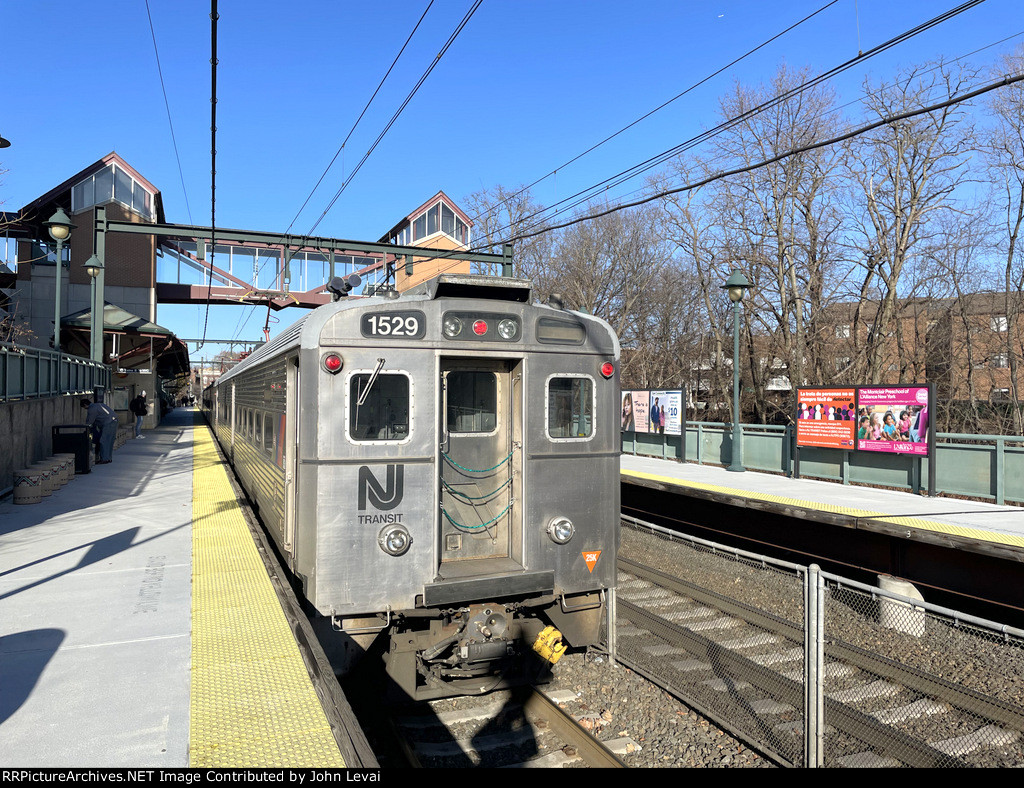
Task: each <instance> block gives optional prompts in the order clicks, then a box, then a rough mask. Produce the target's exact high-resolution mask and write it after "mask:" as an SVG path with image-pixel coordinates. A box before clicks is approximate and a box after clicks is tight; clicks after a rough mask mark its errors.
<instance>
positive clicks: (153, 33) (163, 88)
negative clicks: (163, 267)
mask: <svg viewBox="0 0 1024 788" xmlns="http://www.w3.org/2000/svg"><path fill="white" fill-rule="evenodd" d="M146 16H148V17H149V34H150V35H151V36H152V37H153V54H154V55H155V56H156V73H157V74H158V75H159V77H160V90H161V91H162V92H163V94H164V107H166V108H167V125H168V126H169V127H170V130H171V146H172V147H173V148H174V159H175V161H177V162H178V176H179V177H180V178H181V191H182V194H184V195H185V211H186V212H187V213H188V223H189V224H194V222H193V221H192V207H191V206H190V205H189V203H188V189H186V188H185V173H184V172H183V171H182V169H181V156H179V155H178V141H177V140H176V139H175V137H174V122H173V121H172V120H171V104H170V102H169V101H168V100H167V86H166V85H165V84H164V72H163V69H162V68H161V67H160V52H159V51H158V50H157V46H156V30H155V29H154V28H153V14H151V13H150V11H149V0H146Z"/></svg>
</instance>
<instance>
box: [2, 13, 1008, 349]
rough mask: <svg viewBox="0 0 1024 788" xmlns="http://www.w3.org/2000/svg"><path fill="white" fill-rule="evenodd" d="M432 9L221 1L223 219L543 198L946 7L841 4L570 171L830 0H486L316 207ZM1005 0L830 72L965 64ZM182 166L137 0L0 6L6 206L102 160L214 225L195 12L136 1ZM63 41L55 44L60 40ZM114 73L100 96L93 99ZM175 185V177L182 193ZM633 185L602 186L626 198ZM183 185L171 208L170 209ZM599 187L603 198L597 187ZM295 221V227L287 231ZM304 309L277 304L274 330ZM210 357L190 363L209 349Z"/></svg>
mask: <svg viewBox="0 0 1024 788" xmlns="http://www.w3.org/2000/svg"><path fill="white" fill-rule="evenodd" d="M428 2H429V0H415V1H414V0H394V1H392V2H376V3H366V2H342V1H341V0H330V1H329V0H321V1H319V2H311V1H309V0H307V1H305V2H295V3H280V2H273V3H271V2H266V1H265V0H220V2H219V3H218V10H219V14H220V19H219V23H218V58H219V61H220V62H219V65H218V70H217V94H218V104H217V126H218V128H217V177H216V186H217V188H216V220H217V226H218V227H231V228H243V229H254V230H265V231H270V232H285V231H290V232H293V233H297V234H302V233H306V232H309V231H310V230H311V228H313V227H314V225H317V222H318V220H320V221H319V224H318V225H317V226H316V230H315V234H317V235H321V236H334V237H339V238H348V239H360V240H376V239H377V238H379V237H380V236H381V235H383V234H384V233H385V232H386V231H387V230H388V228H390V227H391V226H392V225H393V224H394V223H395V222H396V221H398V220H399V219H401V218H402V217H403V216H405V215H406V214H407V213H408V212H409V211H411V210H412V209H413V208H415V207H416V206H418V205H420V204H421V203H422V202H423V201H424V200H426V199H427V198H428V197H430V196H431V195H433V194H434V193H435V192H437V191H438V190H439V189H443V190H444V191H445V192H446V193H448V194H449V195H450V196H451V197H452V198H453V199H455V200H456V202H458V201H460V200H461V199H462V198H464V197H465V196H466V195H468V194H470V193H472V192H474V191H476V190H479V189H483V188H490V187H493V186H496V185H498V184H503V185H505V186H514V185H519V184H527V183H531V182H533V181H534V180H536V179H538V178H541V177H542V176H544V175H546V174H548V173H550V172H551V171H552V170H555V169H556V168H557V170H558V172H557V176H555V177H548V178H547V179H545V180H544V181H542V182H541V183H539V184H538V185H537V186H536V187H534V196H535V199H536V200H537V201H539V202H541V203H544V204H551V203H553V202H556V201H557V200H559V199H562V198H564V197H567V196H569V195H571V194H573V193H575V192H576V191H578V190H580V189H582V188H585V187H586V186H589V185H590V184H593V183H595V182H598V181H600V180H602V179H603V178H605V177H608V176H609V175H612V174H614V173H616V172H618V171H620V170H622V169H625V168H626V167H628V166H629V165H631V164H634V163H637V162H639V161H642V160H644V159H646V158H648V157H649V156H652V155H655V154H657V153H659V152H661V151H663V150H665V149H668V148H670V147H672V146H673V145H675V144H678V143H679V142H681V141H683V140H685V139H687V138H689V137H692V136H693V135H694V134H696V133H699V132H700V131H701V130H702V129H704V128H707V127H709V126H713V125H714V124H715V123H716V122H717V115H716V109H717V97H718V96H719V95H721V94H722V93H723V92H724V91H726V90H727V89H728V88H729V86H730V85H731V84H732V82H733V81H734V80H739V81H741V82H745V83H756V82H759V81H762V80H766V79H768V78H770V76H771V75H772V73H773V72H774V71H775V70H776V68H777V67H778V65H779V64H780V63H781V62H783V61H785V62H786V63H787V64H788V65H791V66H793V67H796V68H799V67H802V66H808V67H810V68H811V69H812V71H813V72H815V73H817V72H820V71H823V70H826V69H828V68H831V67H833V66H835V65H838V64H839V63H842V62H844V61H846V60H848V59H849V58H851V57H854V56H855V55H856V54H857V52H858V49H860V50H867V49H869V48H870V47H872V46H875V45H877V44H879V43H881V42H882V41H885V40H887V39H889V38H891V37H892V36H895V35H897V34H899V33H902V32H903V31H905V30H907V29H909V28H911V27H913V26H915V25H917V24H920V23H921V22H923V21H925V20H927V19H929V18H931V17H934V16H936V15H938V14H939V13H941V12H943V11H946V10H948V9H951V8H953V7H955V6H956V5H958V3H957V2H956V1H955V0H946V1H943V0H904V1H902V2H893V0H837V2H835V3H834V4H832V5H831V6H830V7H828V8H826V9H825V10H824V11H822V12H821V13H820V14H818V15H817V16H815V17H814V18H813V19H811V20H809V21H807V22H805V23H804V24H803V25H801V26H800V27H798V28H797V29H796V30H794V31H792V32H790V33H788V34H786V35H785V36H784V37H782V38H781V39H779V40H778V41H776V42H774V43H772V44H770V45H768V46H766V47H765V48H763V49H761V50H760V51H759V52H757V53H756V54H754V55H753V56H751V57H749V58H747V59H745V60H743V61H742V62H741V63H739V64H737V65H736V66H734V67H732V68H730V69H729V70H728V71H726V72H725V73H723V74H721V75H719V76H718V77H716V78H715V79H713V80H711V81H710V82H709V83H707V84H706V85H704V86H702V87H700V88H698V89H696V90H694V91H693V92H692V93H690V94H688V95H687V96H686V97H684V98H682V99H680V100H678V101H676V102H674V103H673V104H671V105H670V106H669V107H667V108H666V109H663V110H661V111H660V112H658V113H657V114H656V115H654V116H653V117H652V118H650V119H648V120H646V121H644V122H643V123H641V124H638V125H637V126H636V127H634V128H632V129H630V130H629V131H628V132H626V133H624V134H622V135H621V136H620V137H618V138H616V139H615V140H614V141H612V142H610V143H608V144H607V145H604V146H602V147H601V148H600V149H599V150H597V151H595V152H594V153H591V154H589V155H588V156H586V157H585V158H583V159H582V160H580V161H578V162H576V163H574V164H572V165H571V166H568V167H565V168H562V165H563V164H565V163H566V162H567V161H569V160H570V159H572V158H573V157H575V156H576V155H578V154H579V153H581V152H582V151H583V150H585V149H587V148H589V147H590V146H591V145H593V144H594V143H596V142H598V141H600V140H602V139H604V138H605V137H607V136H608V135H609V134H612V133H614V132H616V131H618V130H619V129H621V128H622V127H624V126H625V125H627V124H628V123H630V122H632V121H633V120H635V119H636V118H638V117H640V116H642V115H644V114H645V113H647V112H649V111H650V110H652V109H653V108H655V107H656V106H658V105H660V104H662V103H663V102H665V101H666V100H668V99H670V98H671V97H673V96H675V95H676V94H678V93H680V92H682V91H683V90H684V89H686V88H688V87H689V86H690V85H692V84H694V83H696V82H698V81H699V80H701V79H703V78H704V77H706V76H707V75H708V74H710V73H712V72H714V71H716V70H718V69H719V68H721V67H722V66H723V65H725V64H726V63H729V62H730V61H732V60H733V59H735V58H737V57H739V56H740V55H742V54H743V53H745V52H746V51H748V50H749V49H751V48H753V47H755V46H758V45H759V44H761V43H762V42H764V41H766V40H767V39H769V38H771V37H772V36H774V35H776V34H777V33H779V32H781V31H782V30H783V29H785V28H786V27H788V26H789V25H791V24H792V23H794V22H797V21H799V20H801V19H803V18H804V17H806V16H808V15H809V14H811V13H813V12H814V11H816V10H818V9H819V8H822V7H823V6H826V5H828V0H813V2H805V1H804V0H785V1H783V0H721V1H715V0H706V1H705V2H694V1H689V0H676V2H667V1H666V2H663V1H661V0H645V2H641V3H623V2H606V1H605V0H590V2H569V1H568V0H566V1H564V2H559V1H558V0H547V2H541V1H540V0H483V3H482V4H481V5H480V7H479V8H478V9H477V10H476V12H475V13H474V14H473V16H472V18H471V19H470V20H469V22H468V24H467V25H466V27H465V28H464V29H463V30H462V32H461V33H460V34H459V36H458V38H457V39H456V40H455V42H454V43H453V44H452V46H451V47H450V48H449V49H448V50H447V52H446V53H445V55H444V57H443V58H442V59H441V60H440V61H439V63H438V64H437V66H436V67H435V68H434V70H433V72H432V73H431V75H430V76H429V78H428V79H427V80H426V82H425V83H424V84H423V86H422V87H421V88H420V90H419V91H418V92H417V94H416V96H415V97H414V98H413V99H412V100H411V102H410V103H409V105H408V106H407V107H406V109H405V110H404V111H403V113H402V114H401V115H400V116H399V118H398V120H397V121H396V122H395V124H394V126H393V127H392V128H391V130H390V131H389V132H388V134H387V136H386V137H385V138H384V139H383V141H382V142H381V143H380V145H379V146H378V147H377V148H376V150H375V151H374V153H373V154H372V155H371V156H370V158H369V159H368V160H367V162H366V164H365V165H363V167H362V168H361V170H360V171H359V172H358V174H357V175H356V176H355V178H354V179H353V180H352V182H351V184H350V185H349V186H348V187H347V189H346V190H345V191H344V193H343V194H342V195H341V197H340V198H339V199H338V200H337V202H336V203H335V205H334V206H333V208H332V209H331V210H330V211H329V212H328V213H327V215H326V216H325V217H323V219H322V220H321V218H320V217H321V214H322V213H323V211H324V210H325V209H326V207H327V205H328V203H329V202H330V201H331V198H332V197H333V196H334V195H335V193H336V192H337V190H338V189H339V188H340V186H341V184H342V183H343V181H344V180H345V179H346V178H347V177H348V176H349V175H350V173H351V172H352V169H353V168H354V167H355V166H356V164H357V163H358V162H359V160H360V159H361V158H362V157H363V155H364V154H365V153H366V151H367V150H368V149H369V147H370V145H372V143H373V141H374V140H375V139H376V138H377V136H378V135H379V134H380V132H381V131H382V130H383V128H384V126H385V124H386V123H387V122H388V121H389V120H390V119H391V117H392V115H393V114H394V112H395V111H396V110H397V109H398V107H399V106H400V105H401V103H402V102H403V101H404V100H405V99H406V97H407V96H408V94H409V92H410V91H411V90H412V88H413V86H414V85H415V84H416V82H417V81H418V80H419V78H420V77H421V75H422V74H423V73H424V71H425V70H426V69H427V67H428V66H429V64H430V62H431V61H432V60H433V58H434V57H435V56H436V55H437V54H438V53H439V52H440V51H441V49H442V47H443V46H444V44H445V42H446V41H447V40H448V38H449V36H450V35H451V34H452V33H453V31H454V30H455V29H456V27H457V25H458V24H459V22H460V21H461V20H462V19H463V17H464V16H465V14H466V13H467V12H468V11H469V10H470V8H471V7H472V6H473V0H435V2H434V3H433V4H432V6H431V7H430V10H429V12H428V13H427V15H426V17H425V18H424V20H423V23H422V24H421V26H420V27H419V29H418V30H417V32H416V35H415V36H414V37H413V39H412V41H411V42H410V44H409V46H408V48H407V49H406V51H405V52H404V54H403V56H402V58H401V59H400V60H399V62H398V64H397V66H396V67H395V69H394V71H393V72H392V74H391V75H390V77H389V78H388V81H387V82H386V83H385V85H384V87H383V88H382V90H381V91H380V93H379V94H378V96H377V98H376V100H375V101H374V103H373V104H372V105H371V107H370V109H369V111H368V112H367V114H366V116H365V117H364V118H363V119H362V121H361V122H360V124H359V126H358V128H357V129H356V131H355V133H354V134H353V135H352V138H351V139H350V141H349V143H348V145H347V146H346V147H345V150H344V153H343V154H342V155H341V156H339V157H338V159H337V161H336V163H335V165H334V167H333V168H332V169H331V171H330V172H329V173H328V175H327V176H326V178H325V179H324V182H323V184H322V185H321V187H320V188H319V189H318V190H317V192H316V193H315V194H314V195H313V197H312V199H310V201H309V204H308V206H307V207H306V209H305V210H304V211H303V212H302V213H301V214H299V215H298V217H297V218H296V214H298V212H299V209H300V207H301V206H302V204H303V202H304V201H305V200H306V198H307V196H308V195H309V194H310V191H311V190H312V189H313V187H314V185H315V184H316V183H317V181H318V179H319V178H320V176H321V174H322V173H323V171H324V168H325V167H326V166H327V164H328V163H329V162H330V160H331V158H332V157H333V156H334V155H335V153H336V152H337V150H338V148H339V146H340V145H341V143H342V141H343V140H344V139H345V137H346V135H348V133H349V131H350V129H351V128H352V125H353V124H354V123H355V121H356V118H357V117H358V115H359V113H360V112H361V111H362V109H363V107H364V106H365V104H366V102H367V101H368V99H369V97H370V96H371V94H372V93H373V91H374V89H375V88H376V87H377V84H378V82H379V81H380V79H381V78H382V76H383V75H384V73H385V72H386V71H387V69H388V67H389V66H390V65H391V63H392V61H393V59H394V57H395V55H396V54H397V53H398V51H399V49H400V48H401V46H402V44H403V43H404V42H405V40H406V38H407V36H408V35H409V33H410V32H411V31H412V29H413V27H414V25H415V24H416V22H417V20H418V19H419V18H420V16H421V14H423V11H424V9H426V8H427V6H428ZM1022 8H1024V6H1022V4H1021V2H1020V0H986V2H984V3H982V4H981V5H980V6H978V7H976V8H973V9H970V10H968V11H966V12H965V13H963V14H961V15H960V16H958V17H957V18H956V19H954V20H953V21H951V22H947V23H944V24H942V25H939V26H938V27H937V28H935V29H933V30H931V31H927V32H925V33H923V34H921V35H919V36H917V37H915V38H914V39H912V40H911V41H910V42H908V43H906V44H903V45H901V46H898V47H896V48H895V49H893V50H891V51H890V52H888V53H886V54H884V55H882V56H880V57H877V58H875V59H872V60H870V61H868V62H867V63H865V64H863V65H862V66H861V67H859V68H858V69H854V70H852V71H851V72H848V73H847V74H845V75H844V76H843V77H842V78H841V79H840V81H838V82H837V83H836V88H837V90H838V92H839V94H840V98H841V100H849V99H851V98H853V97H855V96H856V93H857V90H858V88H859V86H860V84H861V83H862V81H863V80H864V78H865V77H870V78H871V79H873V80H875V81H879V80H885V79H886V78H887V77H888V76H890V75H892V74H893V73H894V72H895V71H896V69H898V68H899V67H900V66H901V65H906V64H912V63H920V62H924V61H927V60H931V59H935V58H938V57H946V58H953V57H958V56H963V55H966V54H968V53H970V52H973V51H974V50H976V49H979V48H981V47H986V46H988V45H991V44H994V43H995V42H997V41H1000V40H1002V39H1004V38H1006V37H1007V36H1012V37H1011V38H1010V40H1008V41H1006V42H1004V43H1002V44H1000V45H998V46H996V47H991V48H989V49H986V50H985V51H983V52H981V53H979V54H977V55H975V56H973V57H972V58H971V61H972V62H974V63H976V64H978V65H987V64H990V63H994V62H995V61H996V60H997V59H998V57H999V56H1000V55H1001V54H1003V53H1006V52H1009V51H1011V50H1012V49H1013V48H1014V47H1016V46H1018V45H1019V44H1020V43H1021V41H1022V40H1024V36H1022V35H1021V33H1022V31H1024V13H1022ZM149 12H150V13H151V15H152V20H153V29H154V31H155V36H156V43H157V47H158V50H159V56H160V65H161V69H162V73H163V79H164V84H165V86H166V89H167V101H168V103H169V105H170V111H171V121H172V122H173V130H174V138H175V140H176V142H177V149H178V155H179V157H180V164H181V173H179V168H178V160H177V159H176V157H175V151H174V147H173V145H172V139H171V131H170V124H169V122H168V117H167V109H166V107H165V103H164V96H163V93H162V91H161V84H160V80H159V76H158V72H157V66H156V57H155V54H154V46H153V37H152V34H151V32H150V24H149V16H148V15H147V6H146V2H145V0H106V1H105V2H104V3H102V4H100V3H92V2H86V3H83V2H69V1H65V0H32V1H31V2H29V1H28V0H7V2H5V3H3V4H2V5H0V28H2V29H3V30H4V31H5V35H4V47H3V50H2V55H0V57H2V62H3V72H4V77H5V78H4V94H3V104H2V106H3V109H2V110H0V135H2V136H4V137H5V138H7V139H8V140H10V141H11V143H12V146H11V147H10V148H7V149H4V150H3V151H0V169H5V170H7V172H6V174H4V175H2V176H0V209H2V210H8V211H11V210H17V209H18V208H20V207H21V206H23V205H25V204H26V203H28V202H30V201H31V200H33V199H35V198H36V197H38V196H39V195H41V194H43V193H44V192H46V191H47V190H48V189H50V188H51V187H53V186H54V185H56V184H57V183H60V182H61V181H63V180H64V179H66V178H68V177H70V176H71V175H72V174H74V173H75V172H77V171H78V170H80V169H82V168H83V167H86V166H87V165H89V164H91V163H92V162H94V161H96V160H98V159H99V158H101V157H102V156H104V155H106V154H107V153H109V152H110V151H117V153H119V154H120V155H121V156H122V157H124V158H125V159H126V160H127V161H128V162H129V163H130V164H132V166H134V167H135V168H136V169H137V170H138V171H139V172H140V173H142V174H143V175H144V176H145V177H146V178H147V179H149V180H150V182H152V183H153V184H154V185H155V186H157V188H159V189H160V190H161V192H162V195H163V201H164V207H165V212H166V218H167V221H169V222H174V223H181V224H196V225H208V224H209V223H210V216H211V201H210V169H211V161H210V158H211V157H210V148H211V140H210V88H211V84H210V62H209V60H210V18H209V12H210V3H209V1H208V0H202V1H195V0H174V2H170V1H169V0H149ZM71 41H73V42H74V43H73V45H69V43H68V42H71ZM105 84H111V85H113V86H114V87H113V88H112V89H109V90H107V89H104V88H103V86H104V85H105ZM182 180H184V188H183V186H182ZM641 185H642V184H641V183H639V182H634V183H632V184H627V185H625V186H624V187H622V188H620V189H619V190H618V194H619V195H621V194H625V193H627V192H630V191H632V190H634V189H636V188H639V187H640V186H641ZM186 196H187V199H186ZM610 196H611V197H612V198H614V197H615V196H616V194H612V195H610ZM289 228H290V229H289ZM239 309H243V307H235V306H221V307H216V308H213V309H212V310H211V313H210V322H209V327H208V328H207V335H208V336H210V337H222V336H224V337H227V336H235V335H236V334H238V332H241V333H240V334H238V335H239V338H241V339H252V340H255V339H259V338H261V337H262V331H261V329H262V325H263V319H264V316H265V310H256V312H258V314H255V315H253V316H252V317H250V318H249V319H248V320H244V322H243V321H240V319H239V311H238V310H239ZM204 311H205V307H172V306H164V307H160V309H159V313H158V322H160V323H161V324H162V325H165V326H166V327H168V328H170V329H172V330H174V331H175V332H176V333H177V334H178V335H179V336H182V337H194V336H200V335H201V333H202V330H203V324H204V317H205V315H204ZM300 316H301V314H300V313H297V312H295V313H293V312H291V311H289V310H284V311H283V312H279V313H275V318H276V319H277V320H278V321H279V322H277V323H276V324H275V325H274V326H273V327H272V329H273V330H275V331H276V330H280V329H281V328H283V327H285V326H287V325H288V324H290V323H291V322H293V320H294V319H297V318H298V317H300ZM217 349H219V348H213V349H211V346H209V345H208V346H207V347H206V348H204V349H203V350H202V351H200V352H199V353H193V360H196V359H197V358H200V357H209V356H212V354H213V353H214V352H216V350H217Z"/></svg>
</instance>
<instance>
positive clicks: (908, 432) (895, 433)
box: [857, 386, 931, 456]
mask: <svg viewBox="0 0 1024 788" xmlns="http://www.w3.org/2000/svg"><path fill="white" fill-rule="evenodd" d="M930 415H931V397H930V391H929V388H928V386H858V387H857V448H858V449H860V450H861V451H878V452H886V453H890V454H912V455H920V456H927V455H928V448H929V441H930V440H931V435H930V426H931V425H930V423H929V419H930Z"/></svg>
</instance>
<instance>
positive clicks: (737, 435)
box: [720, 268, 752, 472]
mask: <svg viewBox="0 0 1024 788" xmlns="http://www.w3.org/2000/svg"><path fill="white" fill-rule="evenodd" d="M751 286H752V285H751V284H750V280H748V279H747V277H745V276H744V275H743V274H742V273H740V269H738V268H734V269H733V270H732V274H731V275H730V276H729V278H728V279H727V280H726V282H725V284H724V285H720V287H721V288H722V289H723V290H725V291H727V292H728V293H729V300H730V301H732V463H731V464H730V465H729V467H728V468H727V469H726V470H729V471H735V472H743V471H745V470H746V468H744V467H743V445H742V438H743V431H742V429H741V428H740V302H741V301H742V300H743V294H744V292H745V291H746V290H747V289H749V288H750V287H751Z"/></svg>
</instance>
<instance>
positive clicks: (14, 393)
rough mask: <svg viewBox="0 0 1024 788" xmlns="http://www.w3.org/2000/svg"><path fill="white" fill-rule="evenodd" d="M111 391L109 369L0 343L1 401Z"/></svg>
mask: <svg viewBox="0 0 1024 788" xmlns="http://www.w3.org/2000/svg"><path fill="white" fill-rule="evenodd" d="M96 386H104V387H105V388H108V389H109V388H110V369H109V367H107V366H105V365H104V364H100V363H98V362H95V361H91V360H90V359H87V358H81V357H79V356H69V355H67V354H66V353H58V352H56V351H53V350H46V349H45V348H35V347H26V346H24V345H14V344H10V343H7V342H0V402H13V401H17V400H25V399H38V398H41V397H59V396H62V395H65V394H87V393H91V392H92V391H93V389H94V388H95V387H96Z"/></svg>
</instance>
